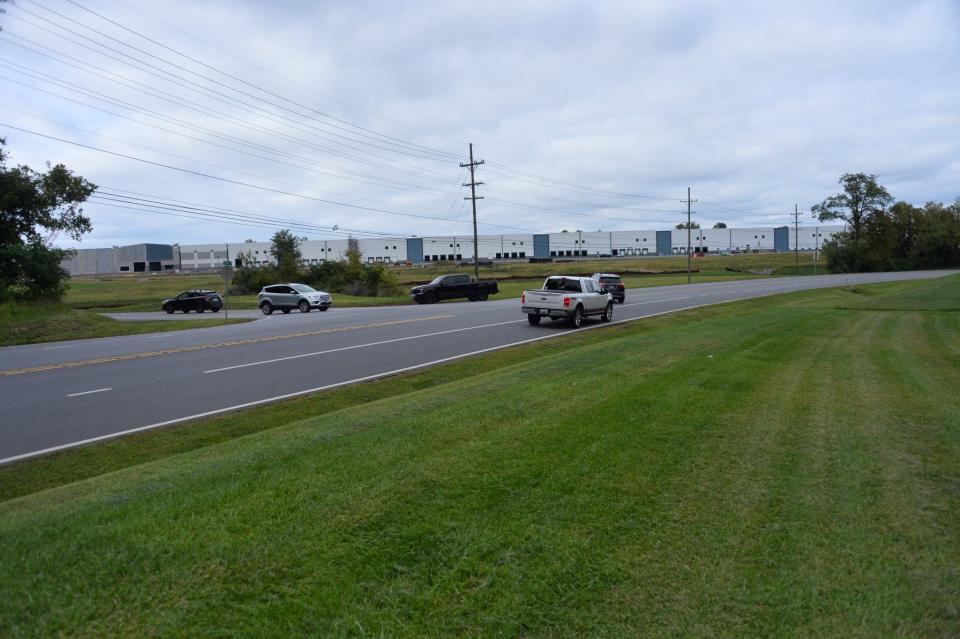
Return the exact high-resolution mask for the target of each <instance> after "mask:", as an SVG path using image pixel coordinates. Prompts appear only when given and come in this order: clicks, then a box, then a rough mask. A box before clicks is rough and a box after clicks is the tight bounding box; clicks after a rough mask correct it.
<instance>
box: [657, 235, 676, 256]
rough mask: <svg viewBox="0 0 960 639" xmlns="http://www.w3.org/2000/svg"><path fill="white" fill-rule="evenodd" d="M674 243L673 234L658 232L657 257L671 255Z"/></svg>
mask: <svg viewBox="0 0 960 639" xmlns="http://www.w3.org/2000/svg"><path fill="white" fill-rule="evenodd" d="M672 243H673V233H672V232H670V231H657V255H671V254H673V250H672V246H671V245H672Z"/></svg>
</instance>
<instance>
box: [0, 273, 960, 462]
mask: <svg viewBox="0 0 960 639" xmlns="http://www.w3.org/2000/svg"><path fill="white" fill-rule="evenodd" d="M947 274H949V273H948V272H945V271H934V272H907V273H873V274H863V275H849V276H846V275H828V276H818V277H797V278H778V279H764V280H741V281H735V282H717V283H711V284H694V285H690V286H664V287H655V288H644V289H631V290H629V291H627V303H626V304H623V305H617V306H616V308H615V311H614V323H617V322H623V321H632V320H637V319H640V318H643V317H651V316H654V315H659V314H663V313H669V312H674V311H678V310H684V309H690V308H696V307H699V306H706V305H711V304H718V303H723V302H729V301H734V300H740V299H748V298H753V297H761V296H765V295H771V294H778V293H786V292H790V291H798V290H805V289H811V288H825V287H830V286H841V285H845V284H856V283H869V282H883V281H892V280H906V279H921V278H933V277H943V276H945V275H947ZM334 303H336V296H334ZM150 315H153V314H150ZM156 315H160V314H159V313H158V314H156ZM602 326H607V324H602V323H600V322H599V321H598V320H596V321H592V320H588V321H587V322H585V324H584V327H583V328H581V329H580V330H592V329H597V328H601V327H602ZM570 330H571V329H569V328H566V327H565V326H564V325H563V324H562V323H559V322H558V323H552V322H545V323H544V324H541V325H540V326H530V325H529V324H528V323H527V320H526V318H525V317H524V316H523V315H522V314H521V313H520V302H519V300H517V299H508V300H496V301H495V300H490V301H487V302H475V303H470V302H457V303H445V304H436V305H430V306H415V305H411V306H393V307H379V308H375V307H371V308H349V309H346V308H345V309H338V308H336V307H334V308H331V309H330V310H329V311H327V312H325V313H319V312H311V313H308V314H301V313H296V312H294V313H291V314H290V315H283V314H274V315H272V316H269V317H262V318H261V319H258V320H257V321H255V322H248V323H245V324H234V325H228V326H217V327H209V328H201V329H196V330H191V331H175V332H168V333H154V334H146V335H128V336H122V337H108V338H101V339H91V340H77V341H70V342H57V343H47V344H35V345H29V346H11V347H6V348H0V464H5V463H11V462H14V461H17V460H19V459H24V458H28V457H32V456H36V455H41V454H45V453H49V452H53V451H56V450H61V449H63V448H69V447H72V446H78V445H84V444H88V443H92V442H94V441H99V440H102V439H107V438H111V437H117V436H122V435H124V434H129V433H133V432H139V431H143V430H147V429H151V428H160V427H163V426H168V425H171V424H176V423H181V422H185V421H188V420H192V419H198V418H200V417H205V416H208V415H214V414H219V413H224V412H228V411H232V410H239V409H242V408H245V407H249V406H255V405H259V404H264V403H268V402H274V401H279V400H281V399H286V398H289V397H295V396H297V395H303V394H307V393H311V392H316V391H319V390H324V389H328V388H334V387H337V386H342V385H346V384H351V383H357V382H360V381H367V380H370V379H376V378H377V377H382V376H386V375H390V374H396V373H399V372H404V371H409V370H414V369H417V368H421V367H424V366H430V365H434V364H440V363H443V362H447V361H450V360H452V359H458V358H461V357H465V356H469V355H473V354H478V353H482V352H486V351H489V350H494V349H498V348H503V347H506V346H510V345H516V344H521V343H525V342H530V341H535V340H539V339H550V338H553V337H559V336H562V335H565V334H567V333H568V332H569V331H570Z"/></svg>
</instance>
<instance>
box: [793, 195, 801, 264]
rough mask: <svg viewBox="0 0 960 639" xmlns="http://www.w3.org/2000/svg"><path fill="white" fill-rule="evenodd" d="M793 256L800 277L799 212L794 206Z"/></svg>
mask: <svg viewBox="0 0 960 639" xmlns="http://www.w3.org/2000/svg"><path fill="white" fill-rule="evenodd" d="M793 256H794V262H795V265H796V269H797V275H800V210H799V209H798V208H797V205H796V204H794V205H793Z"/></svg>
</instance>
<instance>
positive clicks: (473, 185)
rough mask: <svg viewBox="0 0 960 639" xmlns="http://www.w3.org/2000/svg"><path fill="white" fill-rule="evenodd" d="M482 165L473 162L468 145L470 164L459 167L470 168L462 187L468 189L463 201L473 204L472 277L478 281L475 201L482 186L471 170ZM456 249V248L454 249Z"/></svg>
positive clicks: (479, 162)
mask: <svg viewBox="0 0 960 639" xmlns="http://www.w3.org/2000/svg"><path fill="white" fill-rule="evenodd" d="M481 164H483V160H477V161H476V162H474V161H473V142H471V143H470V162H468V163H467V164H463V163H461V164H460V167H461V168H462V167H465V166H469V167H470V181H469V182H467V183H464V186H469V187H470V196H469V197H465V198H463V199H465V200H471V202H472V203H473V276H474V277H475V278H476V279H478V280H479V279H480V255H479V253H478V251H479V248H478V245H477V200H482V199H483V196H482V195H480V196H477V187H478V186H480V185H481V184H483V182H477V180H476V178H475V177H474V174H473V170H474V167H477V166H479V165H481ZM454 248H456V247H454Z"/></svg>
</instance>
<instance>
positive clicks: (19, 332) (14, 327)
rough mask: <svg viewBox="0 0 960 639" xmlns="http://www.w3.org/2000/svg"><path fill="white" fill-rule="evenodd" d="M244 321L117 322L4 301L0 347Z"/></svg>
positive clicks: (50, 306)
mask: <svg viewBox="0 0 960 639" xmlns="http://www.w3.org/2000/svg"><path fill="white" fill-rule="evenodd" d="M248 321H250V320H248V319H229V320H228V319H222V318H221V319H209V320H183V321H178V322H165V321H162V320H157V321H149V322H121V321H118V320H115V319H110V318H109V317H104V316H103V315H100V314H99V313H94V312H92V311H80V310H77V309H73V308H70V307H68V306H64V305H63V304H48V303H30V302H16V303H14V302H8V303H5V304H0V346H16V345H20V344H37V343H42V342H56V341H60V340H71V339H89V338H91V337H110V336H114V335H136V334H140V333H159V332H161V331H182V330H186V329H189V328H203V327H207V326H221V325H223V324H236V323H238V322H248Z"/></svg>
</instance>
